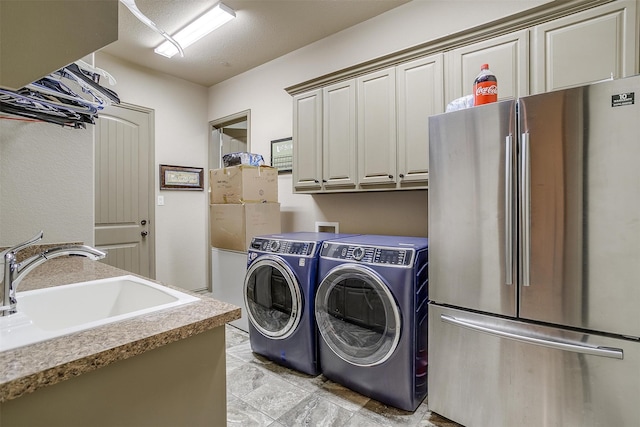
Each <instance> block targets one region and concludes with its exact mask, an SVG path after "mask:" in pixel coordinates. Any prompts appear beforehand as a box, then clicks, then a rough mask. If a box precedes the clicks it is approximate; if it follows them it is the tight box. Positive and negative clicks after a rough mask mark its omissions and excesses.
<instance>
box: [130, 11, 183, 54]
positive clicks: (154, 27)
mask: <svg viewBox="0 0 640 427" xmlns="http://www.w3.org/2000/svg"><path fill="white" fill-rule="evenodd" d="M120 3H122V4H123V5H125V6H126V7H127V8H128V9H129V10H130V11H131V13H133V14H134V16H135V17H136V18H138V19H139V20H140V22H142V23H143V24H145V25H146V26H147V27H149V28H151V29H152V30H153V31H155V32H157V33H158V34H160V35H161V36H162V37H164V38H165V39H167V41H168V42H169V43H171V44H172V45H174V46H175V47H176V49H178V52H179V53H180V56H181V57H184V51H183V50H182V46H180V43H178V42H177V41H175V39H174V38H173V37H171V36H170V35H169V34H167V33H166V32H165V31H164V30H163V29H161V28H159V27H158V26H157V25H156V24H155V23H154V22H153V21H152V20H151V19H149V18H147V17H146V16H145V15H144V14H143V13H142V12H140V9H138V6H136V1H135V0H120Z"/></svg>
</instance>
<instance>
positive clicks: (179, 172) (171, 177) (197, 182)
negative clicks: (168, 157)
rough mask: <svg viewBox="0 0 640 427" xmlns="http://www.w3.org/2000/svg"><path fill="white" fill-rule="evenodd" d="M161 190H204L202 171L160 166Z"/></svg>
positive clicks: (190, 168)
mask: <svg viewBox="0 0 640 427" xmlns="http://www.w3.org/2000/svg"><path fill="white" fill-rule="evenodd" d="M160 189H161V190H196V191H202V190H204V169H203V168H193V167H187V166H173V165H160Z"/></svg>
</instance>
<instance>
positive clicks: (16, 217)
mask: <svg viewBox="0 0 640 427" xmlns="http://www.w3.org/2000/svg"><path fill="white" fill-rule="evenodd" d="M93 180H94V175H93V127H92V126H91V125H88V126H87V129H82V130H78V129H70V128H62V127H61V126H58V125H53V124H47V123H34V122H29V121H22V120H19V119H18V120H13V119H11V120H8V119H2V120H0V182H1V183H2V184H1V187H0V190H1V191H0V218H2V219H3V221H0V247H2V246H12V245H15V244H18V243H21V242H24V241H26V240H27V239H29V238H31V237H33V236H34V235H35V234H36V233H37V232H38V231H40V230H42V231H44V238H43V242H47V243H60V242H77V241H80V242H85V243H87V244H90V245H91V244H93V210H94V203H93Z"/></svg>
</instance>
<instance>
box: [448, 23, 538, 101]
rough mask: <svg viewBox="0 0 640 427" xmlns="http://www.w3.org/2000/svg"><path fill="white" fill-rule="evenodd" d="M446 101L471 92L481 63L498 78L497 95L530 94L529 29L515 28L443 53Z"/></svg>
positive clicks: (507, 97) (503, 97)
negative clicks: (445, 62) (512, 30)
mask: <svg viewBox="0 0 640 427" xmlns="http://www.w3.org/2000/svg"><path fill="white" fill-rule="evenodd" d="M446 55H447V64H446V67H447V69H446V76H447V81H448V84H447V97H446V102H451V101H453V100H454V99H456V98H459V97H461V96H465V95H471V94H472V93H473V81H474V80H475V78H476V76H477V75H478V73H479V72H480V66H481V65H482V64H489V69H490V70H491V71H493V73H494V74H495V75H496V78H497V79H498V99H499V100H502V99H514V98H517V97H519V96H524V95H528V94H529V32H528V30H522V31H517V32H515V33H510V34H505V35H503V36H499V37H494V38H492V39H490V40H484V41H481V42H478V43H473V44H470V45H468V46H464V47H460V48H458V49H454V50H452V51H449V52H447V53H446Z"/></svg>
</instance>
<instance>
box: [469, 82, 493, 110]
mask: <svg viewBox="0 0 640 427" xmlns="http://www.w3.org/2000/svg"><path fill="white" fill-rule="evenodd" d="M497 100H498V85H497V84H496V82H494V81H485V82H479V83H476V85H475V91H474V94H473V105H482V104H488V103H490V102H496V101H497Z"/></svg>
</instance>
